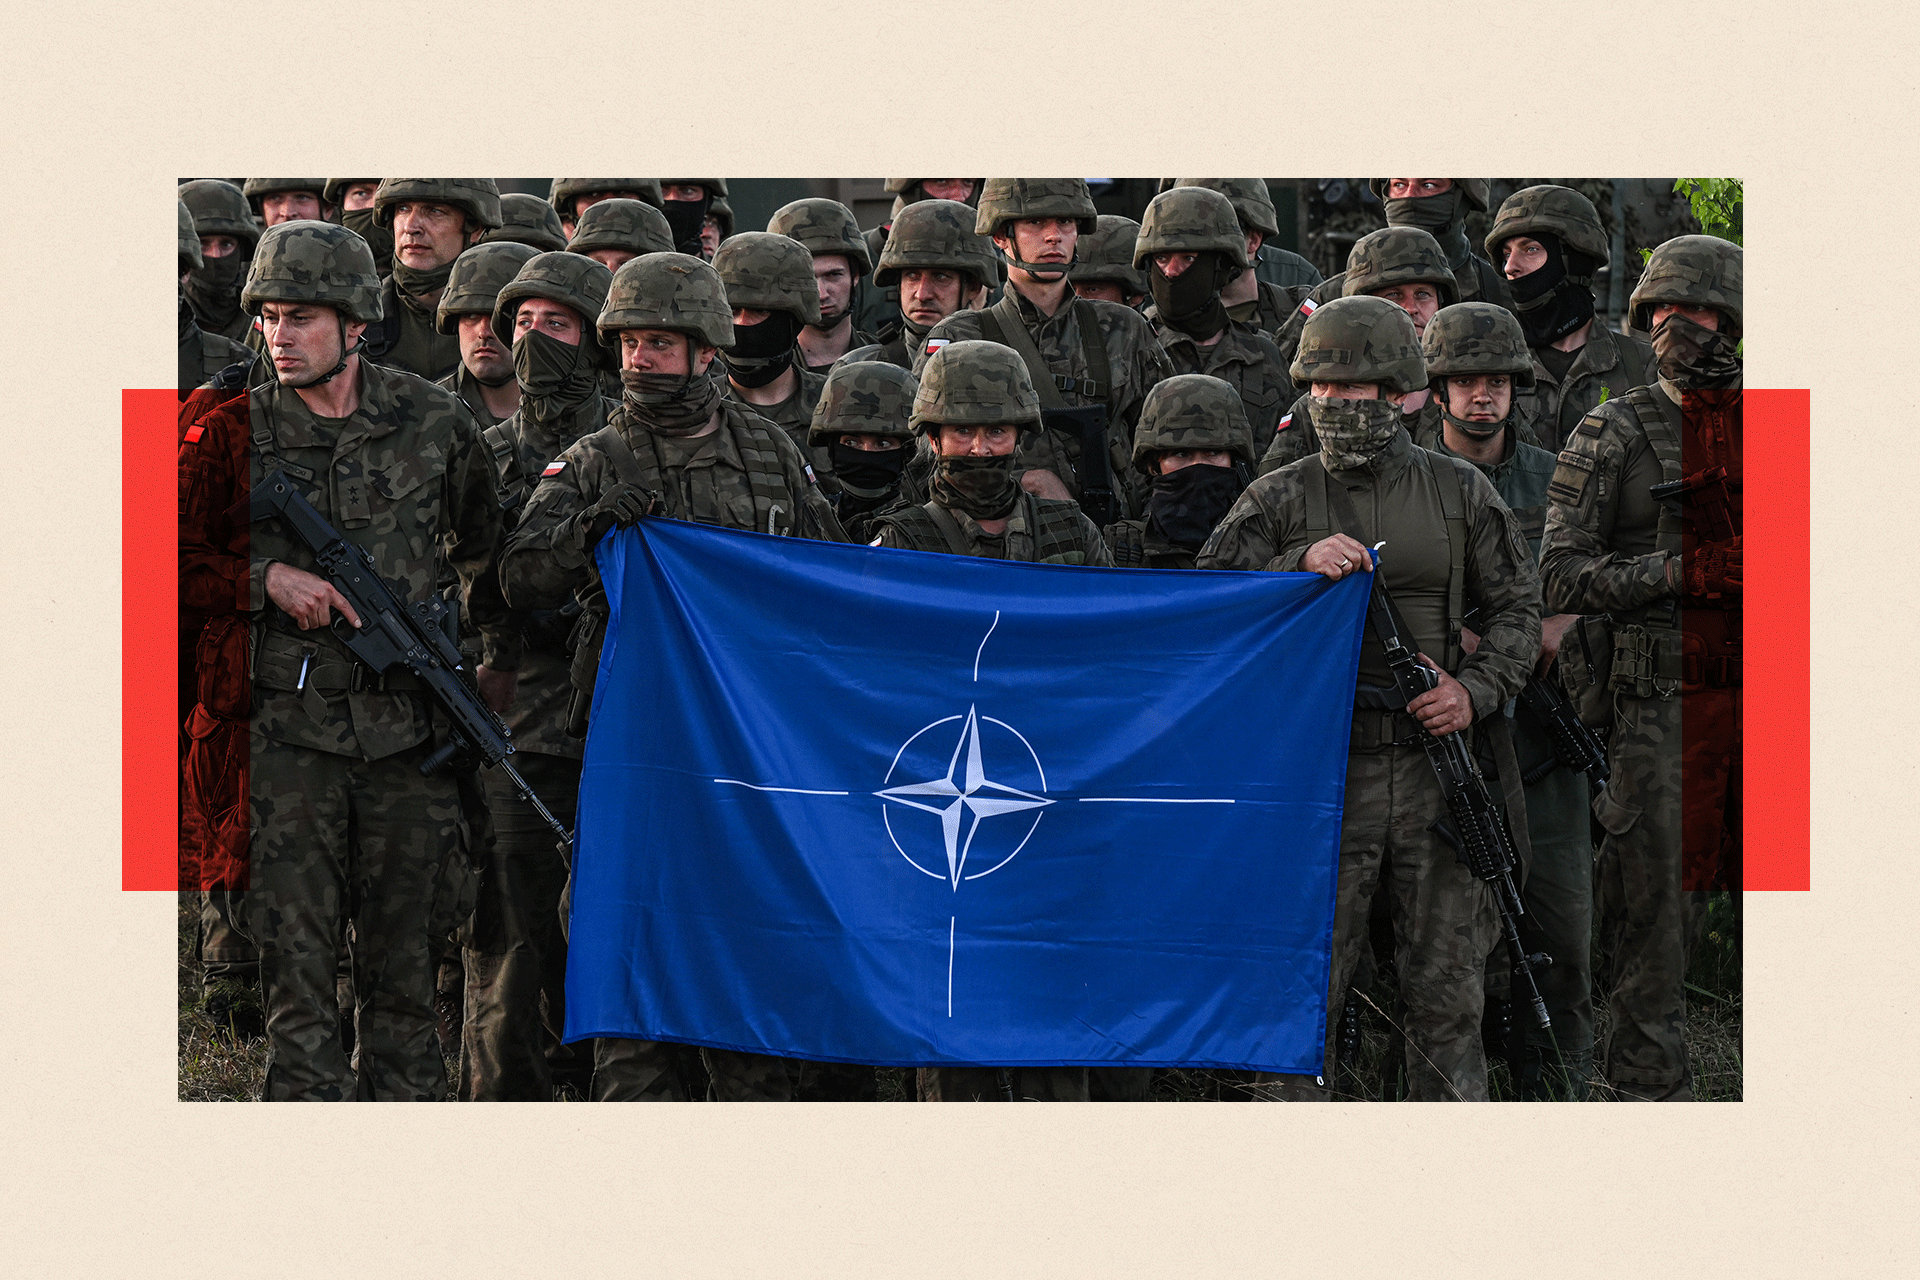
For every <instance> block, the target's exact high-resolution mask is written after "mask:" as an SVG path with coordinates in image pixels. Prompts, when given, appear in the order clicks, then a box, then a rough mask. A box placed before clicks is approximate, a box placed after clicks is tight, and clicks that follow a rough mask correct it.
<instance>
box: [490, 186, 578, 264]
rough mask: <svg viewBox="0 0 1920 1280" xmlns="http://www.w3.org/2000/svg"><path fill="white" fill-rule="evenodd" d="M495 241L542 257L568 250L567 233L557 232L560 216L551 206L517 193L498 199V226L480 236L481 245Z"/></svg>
mask: <svg viewBox="0 0 1920 1280" xmlns="http://www.w3.org/2000/svg"><path fill="white" fill-rule="evenodd" d="M498 241H506V242H508V243H511V244H524V245H531V246H532V247H533V248H535V249H538V250H539V251H540V252H542V253H553V252H555V251H557V250H560V249H564V248H566V247H567V235H566V232H564V231H562V230H561V229H560V215H559V214H558V213H557V212H555V211H554V208H553V206H552V205H550V204H548V203H547V202H546V201H545V200H542V199H541V198H540V197H539V196H530V195H526V194H524V193H522V192H518V191H510V192H508V193H507V194H506V195H503V196H501V197H500V225H499V226H497V227H491V228H489V229H488V230H486V231H485V232H482V233H481V236H480V243H481V244H493V243H495V242H498Z"/></svg>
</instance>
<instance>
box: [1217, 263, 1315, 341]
mask: <svg viewBox="0 0 1920 1280" xmlns="http://www.w3.org/2000/svg"><path fill="white" fill-rule="evenodd" d="M1308 265H1309V267H1311V265H1312V264H1310V263H1309V264H1308ZM1313 275H1314V279H1313V280H1312V282H1311V283H1308V282H1302V283H1299V284H1285V285H1282V284H1274V283H1272V282H1270V281H1268V280H1264V279H1263V280H1261V281H1260V283H1259V286H1258V292H1257V293H1256V294H1255V295H1254V297H1253V298H1252V300H1250V301H1247V302H1237V303H1235V304H1234V305H1233V306H1231V307H1228V308H1227V314H1228V315H1229V316H1231V317H1232V318H1233V319H1235V320H1237V321H1239V322H1240V323H1241V324H1244V325H1247V326H1248V327H1250V328H1253V329H1257V330H1258V331H1259V332H1261V333H1263V334H1265V335H1266V336H1267V337H1268V338H1269V339H1271V338H1272V337H1273V335H1274V334H1276V333H1278V332H1279V331H1280V327H1281V326H1282V325H1284V324H1285V323H1286V322H1287V317H1289V316H1291V315H1292V314H1293V313H1294V312H1295V311H1297V310H1298V309H1299V307H1300V304H1301V303H1302V302H1305V301H1306V300H1307V298H1308V297H1309V296H1311V295H1312V293H1313V291H1314V288H1315V287H1316V286H1318V285H1319V283H1320V278H1319V277H1320V273H1319V272H1318V271H1315V272H1314V273H1313Z"/></svg>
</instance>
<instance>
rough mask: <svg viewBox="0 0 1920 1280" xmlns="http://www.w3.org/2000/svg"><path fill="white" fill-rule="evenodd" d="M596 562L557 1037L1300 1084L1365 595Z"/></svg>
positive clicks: (659, 551)
mask: <svg viewBox="0 0 1920 1280" xmlns="http://www.w3.org/2000/svg"><path fill="white" fill-rule="evenodd" d="M598 554H599V563H600V569H601V575H602V579H603V581H604V582H605V584H606V589H607V598H608V602H609V605H610V606H611V614H610V618H609V621H608V627H607V636H606V644H605V648H604V651H603V653H602V657H601V663H600V674H599V683H598V686H597V688H596V690H595V693H594V703H593V716H592V722H591V723H592V728H591V730H590V732H589V734H588V737H587V747H586V763H585V770H584V773H583V776H582V778H581V787H580V802H579V825H578V832H577V837H576V840H577V843H576V848H575V863H574V875H575V879H574V887H573V915H572V922H571V941H570V945H569V948H568V954H567V1016H566V1036H567V1038H568V1039H569V1040H577V1039H581V1038H584V1037H588V1036H621V1037H628V1038H634V1039H643V1040H676V1041H684V1042H690V1043H695V1044H703V1045H711V1046H716V1047H723V1048H729V1049H741V1050H748V1051H752V1052H757V1053H771V1054H779V1055H783V1056H787V1057H798V1058H817V1059H830V1060H841V1061H849V1062H864V1063H873V1064H876V1065H885V1066H906V1065H915V1064H919V1065H934V1064H949V1063H976V1064H981V1065H987V1066H1013V1065H1033V1064H1064V1065H1081V1064H1085V1065H1117V1064H1129V1065H1134V1066H1171V1065H1186V1066H1207V1067H1241V1068H1261V1069H1267V1070H1274V1071H1285V1072H1296V1073H1303V1074H1308V1075H1313V1074H1318V1072H1319V1071H1320V1064H1321V1055H1322V1039H1323V1032H1324V1026H1325V1021H1326V1013H1327V1010H1326V1002H1327V982H1328V971H1329V967H1330V954H1331V946H1332V935H1333V908H1334V891H1335V883H1336V865H1337V860H1338V850H1339V834H1340V818H1341V809H1342V796H1343V791H1344V787H1345V782H1346V764H1347V739H1348V732H1349V724H1350V720H1351V711H1350V709H1351V706H1352V700H1353V687H1354V680H1355V675H1356V672H1357V670H1358V664H1359V653H1360V634H1361V628H1362V625H1363V624H1364V621H1365V617H1366V612H1365V611H1366V591H1367V586H1368V580H1367V578H1366V577H1365V575H1361V574H1355V575H1353V576H1352V577H1350V578H1348V579H1346V580H1344V581H1342V582H1339V583H1329V582H1328V581H1327V580H1326V579H1324V578H1321V577H1319V576H1318V575H1313V574H1271V573H1221V572H1212V573H1195V572H1191V571H1173V570H1152V569H1090V568H1083V567H1068V566H1058V565H1033V564H1011V563H1006V562H1002V561H995V560H983V559H976V558H972V557H963V556H949V555H938V554H931V553H926V552H919V551H897V550H889V549H883V548H877V547H864V546H854V545H846V544H839V543H825V542H813V541H806V540H802V539H797V538H774V537H768V536H766V535H763V534H756V533H746V532H738V531H734V530H728V529H717V528H712V527H708V526H702V525H696V524H690V523H685V522H680V521H672V520H644V521H642V522H641V523H640V524H639V525H637V526H635V527H634V528H632V529H628V530H623V531H619V532H617V533H615V534H614V535H613V536H612V537H610V538H608V539H607V540H606V541H605V542H603V543H602V544H601V546H600V548H599V552H598Z"/></svg>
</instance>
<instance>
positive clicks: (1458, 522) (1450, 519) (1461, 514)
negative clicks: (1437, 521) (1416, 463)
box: [1423, 453, 1467, 671]
mask: <svg viewBox="0 0 1920 1280" xmlns="http://www.w3.org/2000/svg"><path fill="white" fill-rule="evenodd" d="M1423 460H1424V461H1425V462H1426V464H1427V466H1428V467H1429V469H1430V470H1431V471H1432V472H1433V479H1434V483H1435V485H1436V486H1437V487H1438V488H1439V490H1440V514H1441V515H1442V516H1444V517H1445V518H1446V522H1447V670H1449V671H1455V670H1458V669H1459V665H1460V661H1461V658H1462V657H1463V656H1464V655H1463V653H1462V650H1461V647H1460V628H1461V627H1462V626H1464V625H1465V622H1466V616H1467V610H1466V598H1467V497H1466V493H1465V491H1464V490H1463V489H1462V488H1461V487H1460V471H1459V469H1458V467H1457V466H1456V464H1455V463H1454V461H1453V460H1452V459H1451V458H1445V457H1442V456H1441V455H1439V454H1436V453H1429V454H1427V455H1426V457H1425V458H1424V459H1423Z"/></svg>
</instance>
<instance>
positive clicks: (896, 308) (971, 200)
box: [853, 178, 1000, 342]
mask: <svg viewBox="0 0 1920 1280" xmlns="http://www.w3.org/2000/svg"><path fill="white" fill-rule="evenodd" d="M883 185H884V186H885V188H886V190H887V192H888V193H889V194H891V195H892V196H893V208H892V209H891V210H890V211H889V212H888V214H887V220H886V221H885V222H883V223H881V224H880V225H879V226H877V227H875V228H874V229H873V230H871V231H869V232H867V233H866V240H867V257H868V258H869V259H871V260H872V261H874V262H879V261H880V259H881V256H882V254H883V253H884V251H885V250H886V247H887V240H888V238H889V236H891V234H892V231H893V225H894V223H895V222H896V221H898V220H899V217H900V214H901V212H902V211H903V210H906V209H908V208H910V207H912V206H913V205H916V204H918V203H920V202H921V201H922V200H951V201H953V202H954V203H956V204H964V205H966V206H967V207H968V208H972V207H973V205H974V204H976V203H977V202H978V200H979V196H980V179H978V178H888V179H886V181H885V182H884V184H883ZM967 225H968V226H972V225H973V223H972V220H971V218H969V220H968V223H967ZM999 281H1000V272H999V267H998V265H997V260H996V266H995V268H994V274H993V276H992V278H991V279H989V280H988V282H987V283H988V285H989V286H990V287H991V286H993V285H996V284H998V283H999ZM901 310H902V308H901V306H900V290H899V288H898V286H897V285H895V286H889V285H887V284H886V282H885V281H883V280H881V279H879V278H878V277H877V276H876V277H875V278H874V280H873V287H871V288H867V289H862V290H861V291H860V296H859V298H858V300H857V303H856V305H855V308H854V319H853V322H854V324H855V325H857V326H859V327H860V328H862V329H864V330H866V331H867V332H869V333H873V334H877V335H879V338H880V341H882V342H885V341H887V340H888V339H890V338H893V337H894V336H896V334H895V333H894V332H893V331H894V330H897V329H898V328H899V325H900V312H901Z"/></svg>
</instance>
